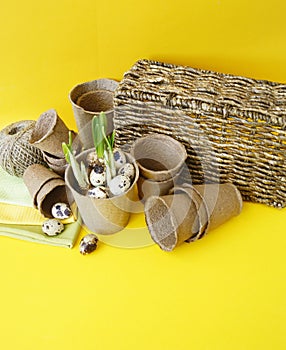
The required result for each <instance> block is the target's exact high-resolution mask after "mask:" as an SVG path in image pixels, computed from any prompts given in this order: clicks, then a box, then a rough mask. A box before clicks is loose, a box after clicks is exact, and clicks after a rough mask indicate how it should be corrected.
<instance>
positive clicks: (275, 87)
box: [114, 60, 286, 208]
mask: <svg viewBox="0 0 286 350" xmlns="http://www.w3.org/2000/svg"><path fill="white" fill-rule="evenodd" d="M114 105H115V115H114V125H115V128H116V129H117V136H116V142H117V144H118V145H120V146H122V145H124V144H125V143H127V145H128V144H131V143H132V142H133V141H134V139H136V138H137V137H140V136H143V135H146V134H149V133H153V132H159V133H164V134H167V135H170V136H172V137H174V138H175V139H177V140H178V141H180V142H182V143H183V144H184V145H185V146H186V148H187V151H188V160H187V164H188V167H189V169H190V174H191V177H192V181H193V183H211V182H221V183H224V182H233V183H234V184H235V185H236V186H237V187H238V188H239V190H240V191H241V193H242V196H243V199H244V200H246V201H252V202H259V203H264V204H268V205H271V206H274V207H278V208H282V207H285V206H286V85H285V84H279V83H274V82H269V81H265V80H254V79H249V78H244V77H239V76H234V75H228V74H221V73H216V72H212V71H206V70H200V69H194V68H191V67H184V66H176V65H172V64H166V63H160V62H155V61H149V60H140V61H138V62H137V63H136V64H135V65H134V66H133V67H132V68H131V69H130V71H128V72H126V73H125V75H124V79H123V80H122V81H121V82H120V84H119V86H118V88H117V90H116V91H115V96H114Z"/></svg>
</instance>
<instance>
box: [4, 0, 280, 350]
mask: <svg viewBox="0 0 286 350" xmlns="http://www.w3.org/2000/svg"><path fill="white" fill-rule="evenodd" d="M285 12H286V3H285V1H283V0H272V1H267V2H265V1H261V0H229V1H227V0H193V1H192V0H189V1H188V0H177V1H169V0H165V1H163V0H160V1H156V0H152V1H151V0H145V1H142V2H137V1H131V0H121V1H118V0H107V1H98V0H69V1H67V0H57V1H56V0H49V1H44V2H43V1H33V0H26V1H20V0H18V1H15V0H10V1H5V2H4V1H2V3H1V10H0V45H1V51H0V116H1V127H4V126H5V125H7V124H9V123H11V122H14V121H16V120H22V119H37V118H38V117H39V115H40V114H41V113H42V112H44V111H45V110H47V109H49V108H55V109H56V110H57V111H58V113H59V115H60V116H61V117H62V118H63V119H64V120H65V121H66V123H67V124H68V125H69V126H70V127H71V128H73V127H75V122H74V119H73V115H72V110H71V106H70V104H69V101H68V97H67V96H68V92H69V91H70V89H71V88H72V87H73V86H74V85H76V84H77V83H79V82H84V81H87V80H92V79H97V78H102V77H107V78H116V79H121V78H122V76H123V73H124V72H125V71H126V70H128V69H129V68H130V67H131V65H132V64H133V63H134V62H135V61H136V60H137V59H140V58H151V59H158V60H162V61H166V62H170V63H178V64H186V65H190V66H194V67H199V68H205V69H212V70H217V71H220V72H225V73H233V74H238V75H245V76H250V77H254V78H262V79H269V80H276V81H280V82H284V83H286V64H285V63H286V45H285V37H286V25H285ZM285 210H286V209H284V210H278V209H273V208H269V207H266V206H263V205H258V204H250V203H245V205H244V208H243V211H242V214H241V215H240V216H238V217H236V218H234V219H232V220H231V221H229V222H228V223H227V224H225V225H224V226H222V227H220V228H218V229H216V230H215V231H213V232H212V233H210V234H209V236H207V237H206V238H204V239H203V240H201V241H199V242H196V243H194V244H192V245H187V244H186V245H183V246H181V247H180V248H178V249H176V250H175V251H174V252H173V253H165V252H163V251H161V250H160V249H159V247H158V246H155V245H152V246H149V247H146V248H139V249H119V248H115V247H111V246H109V245H106V244H101V245H100V247H99V248H98V250H97V251H96V252H95V253H94V254H92V255H89V256H86V257H84V256H81V255H80V254H79V252H78V244H77V245H76V247H75V248H74V249H72V250H69V249H64V248H56V247H50V246H42V245H37V244H33V243H28V242H22V241H18V240H14V239H11V238H4V237H0V263H1V275H0V276H1V277H0V278H1V286H0V288H1V294H0V320H1V324H0V332H1V335H0V347H1V349H49V350H50V349H98V350H105V349H122V350H123V349H124V350H129V349H152V350H153V349H158V350H165V349H168V350H169V349H184V350H185V349H194V350H199V349H203V350H221V349H228V350H230V349H231V350H245V349H247V350H248V349H249V350H252V349H255V350H256V349H275V350H278V349H285V348H286V332H285V331H286V330H285V323H286V322H285V321H286V300H285V298H286V297H285V295H286V282H285V263H286V254H285V250H286V232H285V219H286V216H285V214H286V212H285ZM82 234H83V233H82Z"/></svg>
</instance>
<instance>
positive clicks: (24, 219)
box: [0, 167, 81, 248]
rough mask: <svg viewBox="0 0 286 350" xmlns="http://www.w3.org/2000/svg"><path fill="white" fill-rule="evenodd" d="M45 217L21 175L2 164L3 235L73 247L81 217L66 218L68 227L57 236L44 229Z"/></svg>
mask: <svg viewBox="0 0 286 350" xmlns="http://www.w3.org/2000/svg"><path fill="white" fill-rule="evenodd" d="M44 221H45V218H44V217H43V216H42V215H41V214H40V212H39V211H38V210H37V209H35V208H34V207H33V203H32V199H31V196H30V194H29V191H28V189H27V187H26V185H25V184H24V181H23V179H22V178H18V177H15V176H11V175H9V174H8V173H6V172H5V171H4V170H3V169H2V168H1V167H0V235H2V236H8V237H13V238H18V239H23V240H28V241H32V242H37V243H44V244H50V245H56V246H64V247H69V248H72V247H73V245H74V243H75V241H76V239H77V237H78V234H79V231H80V228H81V221H80V219H79V220H78V221H75V218H74V217H73V216H72V217H71V218H68V219H66V220H64V221H62V222H63V223H64V224H65V229H64V231H63V232H62V233H60V234H59V235H58V236H55V237H49V236H47V235H45V234H44V233H43V232H42V223H43V222H44Z"/></svg>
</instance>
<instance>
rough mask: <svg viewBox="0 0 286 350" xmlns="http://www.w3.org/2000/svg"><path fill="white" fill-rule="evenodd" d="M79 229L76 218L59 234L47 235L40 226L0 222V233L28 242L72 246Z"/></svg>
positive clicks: (79, 225)
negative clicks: (3, 223)
mask: <svg viewBox="0 0 286 350" xmlns="http://www.w3.org/2000/svg"><path fill="white" fill-rule="evenodd" d="M80 229H81V222H80V220H78V221H75V222H73V223H71V224H67V225H65V229H64V231H63V232H62V233H60V234H59V235H57V236H53V237H49V236H47V235H45V234H44V233H43V232H42V228H41V226H37V225H7V224H5V225H2V224H0V235H1V236H6V237H11V238H17V239H21V240H24V241H29V242H35V243H42V244H48V245H52V246H58V247H66V248H72V247H73V246H74V244H75V242H76V240H77V237H78V234H79V232H80Z"/></svg>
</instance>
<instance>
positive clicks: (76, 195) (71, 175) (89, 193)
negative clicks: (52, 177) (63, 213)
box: [63, 112, 139, 234]
mask: <svg viewBox="0 0 286 350" xmlns="http://www.w3.org/2000/svg"><path fill="white" fill-rule="evenodd" d="M106 125H107V122H106V116H105V114H104V113H103V112H102V113H100V115H99V116H95V117H94V118H93V120H92V135H93V141H94V146H95V147H94V148H93V149H89V150H85V151H83V152H82V153H80V154H79V155H77V156H74V152H73V149H72V144H71V140H70V143H69V144H66V143H63V150H64V153H65V157H66V160H67V162H68V163H69V165H68V167H67V169H66V172H65V182H66V185H67V187H68V189H69V190H70V191H71V194H72V197H73V199H74V201H75V203H76V205H77V207H78V211H79V213H80V215H81V217H82V220H83V223H84V224H85V225H86V226H87V228H88V229H89V230H90V231H92V232H95V233H98V234H113V233H116V232H119V231H121V230H122V229H123V228H124V227H125V226H126V225H127V224H128V221H129V217H130V214H131V212H132V208H133V207H134V204H135V202H136V201H137V200H138V199H137V187H136V183H137V180H138V177H139V169H138V166H137V164H136V162H135V160H134V158H133V157H132V156H131V155H130V154H128V153H126V152H123V151H122V150H121V149H116V148H114V132H113V133H112V134H111V135H106Z"/></svg>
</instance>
